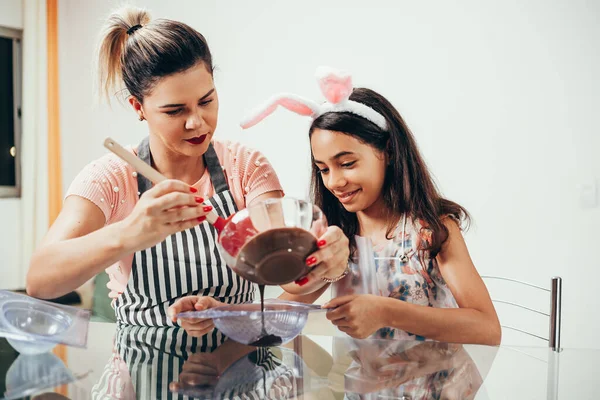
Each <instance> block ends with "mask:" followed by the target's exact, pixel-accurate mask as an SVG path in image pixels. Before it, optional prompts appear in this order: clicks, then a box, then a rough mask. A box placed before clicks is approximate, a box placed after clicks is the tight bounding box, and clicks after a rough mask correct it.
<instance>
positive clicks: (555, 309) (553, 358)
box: [481, 275, 562, 400]
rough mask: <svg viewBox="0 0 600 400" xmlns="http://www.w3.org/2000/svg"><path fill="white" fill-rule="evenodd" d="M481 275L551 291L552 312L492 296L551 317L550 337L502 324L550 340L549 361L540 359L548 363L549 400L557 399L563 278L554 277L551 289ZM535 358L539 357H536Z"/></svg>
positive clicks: (485, 278)
mask: <svg viewBox="0 0 600 400" xmlns="http://www.w3.org/2000/svg"><path fill="white" fill-rule="evenodd" d="M481 277H482V278H483V279H484V281H485V280H487V279H489V280H493V279H496V280H502V281H508V282H512V283H516V284H519V285H525V286H527V287H530V288H533V289H536V290H541V291H544V292H548V293H550V313H547V312H543V311H540V310H536V309H534V308H530V307H527V306H524V305H522V304H519V303H515V302H511V301H506V300H501V299H497V298H494V296H492V302H494V303H502V304H507V305H509V306H512V307H517V308H520V309H523V310H526V311H530V312H533V313H536V314H541V315H544V316H547V317H548V319H549V324H548V325H549V328H548V330H549V332H548V338H545V337H542V336H539V335H536V334H534V333H531V332H528V331H526V330H524V329H519V328H516V327H514V326H509V325H502V324H501V326H502V328H506V329H510V330H514V331H517V332H521V333H524V334H526V335H529V336H532V337H535V338H538V339H541V340H544V341H546V342H548V347H549V348H550V349H551V351H550V352H549V355H548V361H547V362H546V361H544V360H540V361H542V362H545V363H547V364H548V375H547V376H548V378H547V392H546V397H547V399H549V400H554V399H557V398H558V379H559V378H558V376H559V353H560V351H561V350H562V348H561V347H560V332H561V306H562V278H561V277H559V276H555V277H553V278H552V280H551V283H550V289H548V288H545V287H541V286H537V285H534V284H531V283H527V282H523V281H520V280H517V279H512V278H506V277H503V276H493V275H482V276H481ZM525 354H526V353H525ZM527 355H529V354H527ZM529 356H531V355H529ZM532 357H533V356H532ZM534 358H537V357H534Z"/></svg>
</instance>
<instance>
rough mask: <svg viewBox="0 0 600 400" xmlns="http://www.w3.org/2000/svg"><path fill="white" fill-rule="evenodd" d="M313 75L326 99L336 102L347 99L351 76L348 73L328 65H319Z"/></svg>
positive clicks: (349, 91) (350, 91) (350, 88)
mask: <svg viewBox="0 0 600 400" xmlns="http://www.w3.org/2000/svg"><path fill="white" fill-rule="evenodd" d="M315 75H316V77H317V79H318V81H319V86H320V87H321V92H323V95H324V96H325V98H326V99H327V101H329V102H330V103H332V104H337V103H340V102H342V101H344V100H348V98H349V97H350V94H351V93H352V76H351V75H350V74H349V73H347V72H344V71H338V70H336V69H333V68H330V67H319V68H317V72H316V74H315Z"/></svg>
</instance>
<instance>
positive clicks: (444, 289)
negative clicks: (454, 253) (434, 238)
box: [333, 217, 458, 340]
mask: <svg viewBox="0 0 600 400" xmlns="http://www.w3.org/2000/svg"><path fill="white" fill-rule="evenodd" d="M355 238H356V243H357V248H358V249H357V254H356V256H355V257H354V259H353V261H352V262H350V273H349V274H348V276H346V278H344V279H342V280H341V281H339V282H336V283H334V284H333V297H338V296H343V295H347V294H376V295H379V296H386V297H392V298H394V299H398V300H400V301H406V302H409V303H413V304H419V305H422V306H428V307H437V308H457V307H458V305H457V303H456V300H455V299H454V296H453V295H452V292H451V291H450V288H449V287H448V285H447V284H446V282H445V281H444V278H443V277H442V274H441V272H440V269H439V266H438V262H437V260H436V259H435V258H431V257H430V256H429V255H428V254H427V252H419V250H418V248H419V247H427V246H428V243H430V240H431V231H430V230H429V229H427V228H424V227H423V225H422V224H421V223H420V222H419V221H413V220H411V219H410V218H407V217H403V218H402V219H401V220H400V222H399V223H398V225H397V227H396V229H395V230H394V233H393V235H392V239H390V240H387V241H386V242H385V243H383V244H381V245H378V246H375V247H373V246H372V244H371V241H370V240H369V239H367V238H363V237H360V236H356V237H355ZM419 245H421V246H419ZM419 253H422V256H421V255H420V254H419ZM423 253H424V254H423ZM373 338H381V339H412V340H425V338H424V337H422V336H418V335H414V334H412V333H409V332H405V331H402V330H399V329H395V328H382V329H380V330H379V331H377V332H376V333H375V334H374V336H373Z"/></svg>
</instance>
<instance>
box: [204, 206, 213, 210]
mask: <svg viewBox="0 0 600 400" xmlns="http://www.w3.org/2000/svg"><path fill="white" fill-rule="evenodd" d="M212 209H213V208H212V206H206V207H204V208H203V210H204V211H210V210H212Z"/></svg>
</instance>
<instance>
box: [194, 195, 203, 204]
mask: <svg viewBox="0 0 600 400" xmlns="http://www.w3.org/2000/svg"><path fill="white" fill-rule="evenodd" d="M194 198H195V199H196V203H200V204H202V203H204V199H203V198H202V197H198V196H196V197H194Z"/></svg>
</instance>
